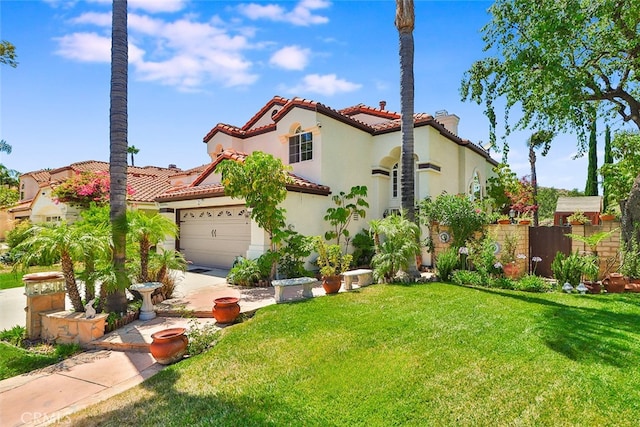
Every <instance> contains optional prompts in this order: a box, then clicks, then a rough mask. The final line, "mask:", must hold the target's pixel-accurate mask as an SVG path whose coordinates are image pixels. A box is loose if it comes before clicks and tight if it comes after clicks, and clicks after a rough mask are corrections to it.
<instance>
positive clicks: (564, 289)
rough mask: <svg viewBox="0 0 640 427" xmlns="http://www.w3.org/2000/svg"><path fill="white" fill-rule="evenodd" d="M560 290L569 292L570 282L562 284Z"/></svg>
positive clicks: (571, 289) (571, 287)
mask: <svg viewBox="0 0 640 427" xmlns="http://www.w3.org/2000/svg"><path fill="white" fill-rule="evenodd" d="M562 290H563V291H565V292H566V293H568V294H570V293H571V291H573V286H571V283H569V282H567V283H565V284H564V286H562Z"/></svg>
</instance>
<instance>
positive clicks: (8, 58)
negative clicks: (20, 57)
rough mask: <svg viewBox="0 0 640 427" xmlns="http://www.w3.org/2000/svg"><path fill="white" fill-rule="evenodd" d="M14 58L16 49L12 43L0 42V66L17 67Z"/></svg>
mask: <svg viewBox="0 0 640 427" xmlns="http://www.w3.org/2000/svg"><path fill="white" fill-rule="evenodd" d="M16 57H17V55H16V47H15V46H14V45H13V44H12V43H10V42H8V41H6V40H2V41H1V42H0V64H7V65H9V66H10V67H13V68H16V67H17V66H18V61H16Z"/></svg>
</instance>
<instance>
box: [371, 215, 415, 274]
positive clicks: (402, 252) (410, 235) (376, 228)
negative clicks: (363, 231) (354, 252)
mask: <svg viewBox="0 0 640 427" xmlns="http://www.w3.org/2000/svg"><path fill="white" fill-rule="evenodd" d="M369 226H370V233H371V235H372V237H373V240H374V242H375V250H376V254H375V255H374V256H373V259H372V260H371V264H372V266H373V275H374V277H375V278H376V280H384V281H387V282H389V281H392V280H394V276H395V274H396V273H397V272H398V271H399V270H402V271H405V272H406V273H408V274H409V275H410V274H411V273H410V271H411V269H412V268H413V269H416V263H415V257H416V255H417V254H419V253H420V243H419V242H420V227H419V226H418V225H417V224H416V223H415V222H413V221H410V220H409V219H408V218H406V217H405V216H404V214H401V215H389V216H387V217H386V218H384V219H378V220H371V221H370V222H369Z"/></svg>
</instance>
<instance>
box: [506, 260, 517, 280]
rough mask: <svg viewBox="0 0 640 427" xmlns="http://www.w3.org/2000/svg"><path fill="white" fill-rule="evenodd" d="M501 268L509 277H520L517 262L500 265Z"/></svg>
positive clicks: (515, 278)
mask: <svg viewBox="0 0 640 427" xmlns="http://www.w3.org/2000/svg"><path fill="white" fill-rule="evenodd" d="M502 270H504V275H505V276H507V277H508V278H509V279H513V280H517V279H519V278H520V268H519V267H518V264H515V263H509V264H505V265H503V266H502Z"/></svg>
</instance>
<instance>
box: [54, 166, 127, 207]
mask: <svg viewBox="0 0 640 427" xmlns="http://www.w3.org/2000/svg"><path fill="white" fill-rule="evenodd" d="M110 186H111V181H110V178H109V173H108V172H106V171H100V172H76V173H75V175H73V176H72V177H70V178H68V179H67V180H65V181H64V182H62V183H61V184H59V185H57V186H56V187H55V188H54V190H53V196H54V197H55V201H56V203H59V202H62V203H67V204H70V205H72V206H80V207H85V208H88V207H89V206H91V205H92V204H95V205H97V206H103V205H106V204H108V203H109V189H110ZM127 194H128V195H132V194H134V191H133V189H132V188H130V187H129V186H127Z"/></svg>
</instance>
